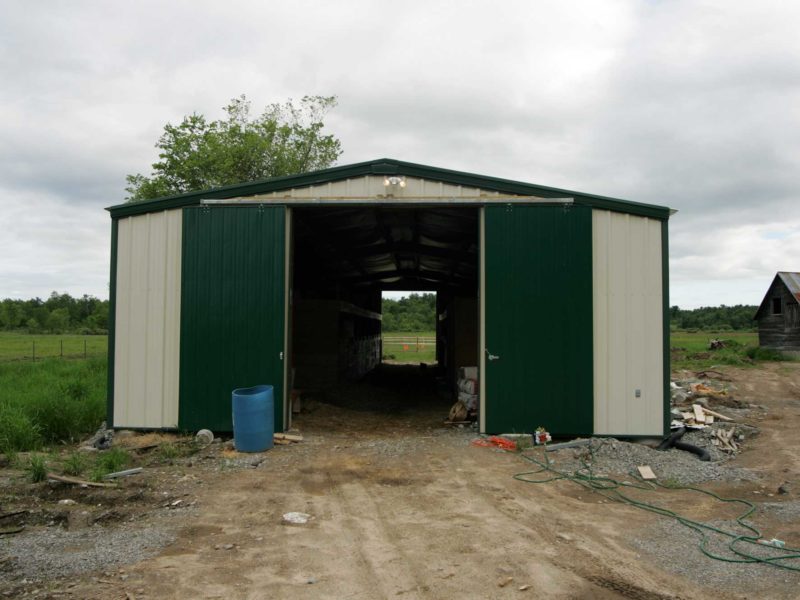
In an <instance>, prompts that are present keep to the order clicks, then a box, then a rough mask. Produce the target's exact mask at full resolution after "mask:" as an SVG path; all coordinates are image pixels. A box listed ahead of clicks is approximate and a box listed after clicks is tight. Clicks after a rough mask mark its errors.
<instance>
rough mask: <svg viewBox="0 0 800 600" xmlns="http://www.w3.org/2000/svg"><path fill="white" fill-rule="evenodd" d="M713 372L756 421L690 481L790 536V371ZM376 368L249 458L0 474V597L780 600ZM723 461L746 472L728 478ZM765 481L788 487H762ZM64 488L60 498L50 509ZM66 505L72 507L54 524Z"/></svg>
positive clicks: (793, 421)
mask: <svg viewBox="0 0 800 600" xmlns="http://www.w3.org/2000/svg"><path fill="white" fill-rule="evenodd" d="M406 369H412V367H407V368H406ZM720 370H722V371H724V373H725V374H726V375H727V376H729V377H730V378H731V379H732V382H731V383H730V384H729V385H731V386H732V389H733V393H734V394H735V396H736V397H737V398H738V399H740V400H746V401H747V403H748V404H754V405H757V407H756V408H752V409H750V410H747V411H743V414H742V415H737V420H740V421H741V422H748V423H750V424H752V425H755V426H758V427H759V428H760V432H761V433H760V434H759V435H758V436H755V437H753V438H751V439H749V440H747V441H746V442H745V443H744V445H743V450H742V452H741V453H739V454H738V455H736V456H735V457H733V458H731V459H730V460H728V461H725V463H724V464H722V465H720V468H721V469H722V470H721V471H720V475H719V476H718V478H712V479H711V480H708V479H706V480H704V482H703V483H701V484H699V485H701V486H702V487H703V488H704V489H710V490H714V491H716V492H717V493H720V494H723V495H727V496H736V497H743V498H746V499H748V500H751V501H753V502H755V503H756V505H757V507H758V512H757V513H756V515H754V516H753V517H752V521H754V522H755V523H757V525H758V526H759V527H760V528H761V529H762V530H763V531H764V534H765V536H768V537H773V536H774V537H778V538H780V539H783V540H785V541H786V543H787V544H793V545H800V527H798V526H797V523H798V519H797V516H798V513H800V509H798V496H797V493H798V491H799V489H800V482H798V481H797V477H798V476H797V474H798V472H800V440H798V438H797V435H796V430H797V426H798V424H800V394H798V392H800V365H797V364H794V363H790V364H767V365H765V366H763V367H761V368H753V369H750V368H748V369H733V368H723V369H720ZM394 373H395V375H393V377H395V378H394V379H393V380H381V379H380V378H379V379H373V380H371V381H370V382H368V383H367V384H366V385H353V386H344V387H342V388H340V389H338V390H335V391H331V392H329V393H328V394H321V395H318V396H317V397H316V398H314V397H312V398H311V402H310V403H309V404H308V405H307V408H308V412H305V413H303V414H301V415H299V417H298V418H297V419H296V421H295V426H296V427H297V428H298V429H299V430H300V431H302V433H303V436H304V441H303V442H302V443H300V444H294V445H291V446H276V447H275V448H274V449H272V450H270V451H268V452H266V453H262V454H257V455H242V454H239V453H236V452H233V451H231V450H230V449H229V448H226V447H225V445H224V444H218V443H215V444H212V445H211V446H210V447H208V448H205V449H202V450H200V451H199V452H197V453H195V454H192V455H190V456H184V457H177V458H173V459H169V460H153V461H150V462H148V459H147V456H148V453H152V452H156V451H157V448H152V449H146V450H141V451H140V452H139V454H140V455H141V456H140V458H139V461H140V462H141V463H142V464H145V465H146V466H145V469H144V472H143V473H142V474H140V475H135V476H132V477H128V478H126V479H124V480H121V481H120V487H119V488H117V489H109V490H106V489H101V490H97V489H84V488H79V487H74V486H64V485H62V484H52V483H40V484H31V483H27V482H25V481H24V479H23V478H22V473H21V472H19V471H14V470H12V469H8V468H6V469H3V470H2V471H0V478H2V492H0V512H2V513H5V512H11V511H14V510H23V509H24V510H27V511H29V512H27V513H24V514H23V515H21V516H17V517H13V518H10V519H8V520H7V521H9V522H8V523H0V525H2V526H10V525H11V524H13V523H21V524H24V525H25V530H24V531H23V532H22V533H19V534H16V535H8V536H0V594H5V595H6V596H7V597H26V596H25V595H26V594H27V597H38V598H98V599H100V598H102V599H104V600H108V599H116V598H120V599H123V598H131V597H133V598H242V599H251V598H253V599H255V598H286V597H292V598H363V599H368V598H369V599H371V598H390V597H391V598H394V597H401V598H433V599H436V598H442V599H444V598H456V597H457V598H506V597H513V598H517V597H534V596H539V595H545V594H546V595H547V596H548V597H551V598H565V599H566V598H598V599H606V598H636V599H662V598H708V597H710V596H714V597H716V598H753V597H770V598H796V597H797V592H796V590H797V589H798V586H800V577H798V574H797V573H793V572H789V571H785V570H780V569H777V568H774V567H766V566H763V565H747V564H732V563H723V562H719V561H713V560H710V559H708V558H706V557H704V556H703V555H702V554H701V553H700V552H699V550H698V549H697V540H696V537H695V536H693V535H691V534H689V533H686V532H685V530H684V529H683V528H681V527H680V526H679V525H677V524H675V523H674V522H672V521H669V520H667V519H665V518H663V517H659V516H657V515H654V514H652V513H648V512H645V511H641V510H637V509H635V508H632V507H630V506H625V505H621V504H617V503H613V502H610V501H608V500H606V499H604V498H603V497H602V496H599V495H598V494H595V493H593V492H591V491H588V490H585V489H582V488H578V487H576V486H575V485H574V484H572V483H570V482H567V481H558V482H554V483H550V484H541V485H531V484H526V483H522V482H520V481H517V480H515V479H513V475H514V474H515V473H518V472H520V471H525V470H528V469H529V468H530V464H529V463H527V462H526V461H524V460H522V458H521V457H520V456H519V455H517V454H513V453H507V452H504V451H499V450H494V449H488V448H476V447H473V446H471V445H470V442H471V440H473V439H474V438H475V437H476V434H475V433H474V431H472V430H471V429H470V428H462V429H459V428H455V429H451V428H446V427H444V426H443V425H442V421H443V419H444V417H445V415H446V414H447V410H448V408H449V403H448V402H447V401H446V400H443V399H440V398H438V397H437V396H436V394H435V393H434V388H433V384H432V379H431V378H428V377H412V375H414V374H415V372H412V371H396V372H394ZM387 381H388V383H387ZM387 385H388V387H386V386H387ZM734 388H735V389H734ZM379 398H380V399H381V400H380V404H378V405H376V404H375V402H376V401H377V399H379ZM744 413H746V414H744ZM137 437H138V438H139V439H138V440H137V439H136V438H137ZM164 441H167V442H168V443H173V442H174V441H175V440H174V438H170V436H163V435H162V434H159V436H152V435H151V437H150V438H145V436H133V437H131V438H128V441H127V442H125V443H126V444H128V447H144V446H148V445H152V444H156V443H162V442H164ZM144 442H147V443H144ZM617 443H619V444H623V443H622V442H617ZM634 451H635V452H638V450H634ZM537 452H538V451H537ZM554 454H561V453H554ZM668 454H669V453H667V455H668ZM570 457H572V458H570ZM612 458H613V460H614V461H618V460H619V457H618V456H612ZM559 460H564V461H565V462H567V461H569V460H574V456H573V454H572V453H571V452H570V454H569V455H564V457H562V458H560V459H559ZM609 460H610V462H609V463H608V464H607V465H606V466H605V467H603V465H602V462H600V463H598V464H599V466H600V467H601V468H606V470H609V471H610V470H616V471H623V472H622V473H619V475H621V476H622V475H627V473H625V472H624V471H625V470H626V469H627V464H628V463H627V462H625V461H621V462H616V463H613V462H611V459H609ZM637 460H638V459H637ZM676 460H677V459H676ZM681 460H683V457H682V458H681ZM634 462H635V461H634ZM612 464H615V465H618V466H617V467H616V468H614V469H612V468H611V467H610V466H609V465H612ZM692 464H693V463H687V465H688V466H687V467H685V468H691V467H692ZM725 469H736V470H742V471H743V472H746V473H747V477H730V478H729V477H728V471H726V470H725ZM731 472H732V473H737V472H739V471H731ZM780 486H783V487H784V489H786V490H788V493H785V494H781V493H778V491H777V490H778V487H780ZM656 494H657V496H656V497H655V499H657V501H659V502H662V503H663V504H664V505H665V506H668V507H671V508H672V509H674V510H680V511H684V512H686V513H687V515H688V516H691V517H692V518H697V519H703V520H707V521H710V522H726V521H729V520H730V519H732V518H734V517H735V516H736V514H737V511H736V510H733V509H729V508H727V507H726V508H720V507H719V505H718V503H716V502H714V501H713V500H712V499H710V498H697V497H695V496H693V495H690V494H689V493H688V492H682V491H677V490H676V491H674V492H672V491H670V492H664V493H660V492H657V493H656ZM64 499H69V500H72V501H74V502H75V504H74V505H73V504H67V505H65V504H59V501H60V500H64ZM74 511H78V512H86V513H88V516H86V515H79V516H76V517H72V521H71V520H70V513H72V512H74ZM290 511H297V512H303V513H307V514H309V515H311V517H312V518H311V519H310V520H309V521H308V522H307V523H305V524H290V523H287V522H286V521H284V519H283V515H284V514H285V513H288V512H290ZM103 515H106V516H105V517H103ZM32 556H35V557H36V558H35V560H34V559H32V558H30V557H32ZM70 556H74V557H75V558H74V560H70Z"/></svg>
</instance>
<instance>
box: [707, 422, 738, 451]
mask: <svg viewBox="0 0 800 600" xmlns="http://www.w3.org/2000/svg"><path fill="white" fill-rule="evenodd" d="M713 435H714V437H713V438H712V440H711V443H712V444H714V445H715V446H717V447H718V448H719V449H720V450H723V451H725V452H738V451H739V444H737V443H736V440H735V439H734V438H735V436H736V429H735V428H733V427H730V428H727V429H722V428H719V429H715V430H714V433H713Z"/></svg>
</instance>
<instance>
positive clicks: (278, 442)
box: [272, 438, 294, 446]
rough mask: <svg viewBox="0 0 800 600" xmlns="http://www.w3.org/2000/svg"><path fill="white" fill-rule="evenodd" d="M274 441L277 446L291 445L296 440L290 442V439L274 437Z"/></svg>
mask: <svg viewBox="0 0 800 600" xmlns="http://www.w3.org/2000/svg"><path fill="white" fill-rule="evenodd" d="M272 443H273V444H275V445H276V446H291V445H292V444H293V443H294V442H290V441H289V440H284V439H281V438H273V439H272Z"/></svg>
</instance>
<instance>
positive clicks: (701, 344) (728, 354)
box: [670, 331, 789, 370]
mask: <svg viewBox="0 0 800 600" xmlns="http://www.w3.org/2000/svg"><path fill="white" fill-rule="evenodd" d="M712 339H719V340H722V341H723V342H724V343H725V347H724V348H722V349H720V350H710V349H709V345H710V342H711V340H712ZM670 348H671V359H672V368H673V370H675V369H707V368H709V367H712V366H715V365H736V366H742V367H746V366H752V365H755V364H757V362H758V361H770V360H789V359H787V358H786V357H784V356H782V355H780V354H779V353H777V352H774V351H772V350H766V349H763V348H759V347H758V333H756V332H754V331H721V332H713V331H698V332H686V331H673V332H672V334H671V336H670Z"/></svg>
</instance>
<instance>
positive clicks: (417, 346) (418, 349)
mask: <svg viewBox="0 0 800 600" xmlns="http://www.w3.org/2000/svg"><path fill="white" fill-rule="evenodd" d="M417 352H419V336H417Z"/></svg>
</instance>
